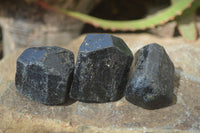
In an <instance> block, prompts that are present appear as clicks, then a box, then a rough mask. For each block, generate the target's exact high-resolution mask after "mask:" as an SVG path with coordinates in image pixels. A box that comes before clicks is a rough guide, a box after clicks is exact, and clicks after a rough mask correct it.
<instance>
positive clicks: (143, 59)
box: [125, 43, 174, 109]
mask: <svg viewBox="0 0 200 133" xmlns="http://www.w3.org/2000/svg"><path fill="white" fill-rule="evenodd" d="M173 88H174V65H173V63H172V61H171V60H170V58H169V56H168V55H167V53H166V51H165V49H164V48H163V47H162V46H160V45H158V44H155V43H154V44H149V45H147V46H145V47H143V48H141V49H139V50H138V51H137V53H136V54H135V59H134V62H133V66H132V72H131V76H130V80H129V81H128V84H127V87H126V92H125V97H126V99H127V100H128V101H130V102H131V103H133V104H135V105H138V106H141V107H143V108H146V109H157V108H161V107H165V106H168V105H170V104H171V103H172V101H173Z"/></svg>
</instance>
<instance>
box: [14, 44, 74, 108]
mask: <svg viewBox="0 0 200 133" xmlns="http://www.w3.org/2000/svg"><path fill="white" fill-rule="evenodd" d="M73 70H74V54H73V53H72V52H71V51H69V50H66V49H63V48H60V47H33V48H29V49H26V50H25V51H24V52H23V53H22V54H21V55H20V57H19V58H18V59H17V72H16V77H15V83H16V88H17V90H18V91H19V93H20V94H22V95H25V96H27V97H28V98H30V99H32V100H35V101H37V102H40V103H43V104H47V105H57V104H62V103H64V102H66V100H67V98H68V93H69V89H70V86H71V82H72V75H73V74H72V73H73Z"/></svg>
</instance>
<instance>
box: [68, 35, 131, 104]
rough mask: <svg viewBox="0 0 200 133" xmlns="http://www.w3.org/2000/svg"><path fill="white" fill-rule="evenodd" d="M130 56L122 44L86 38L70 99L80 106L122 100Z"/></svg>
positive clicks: (105, 37)
mask: <svg viewBox="0 0 200 133" xmlns="http://www.w3.org/2000/svg"><path fill="white" fill-rule="evenodd" d="M132 60H133V55H132V52H131V51H130V49H129V48H128V46H127V45H126V44H125V42H124V41H123V40H122V39H120V38H117V37H115V36H112V35H108V34H89V35H87V37H86V38H85V40H84V41H83V43H82V45H81V47H80V49H79V53H78V58H77V63H76V67H75V72H74V78H73V83H72V88H71V91H70V96H71V98H73V99H76V100H79V101H83V102H99V103H101V102H109V101H116V100H118V99H120V98H121V97H122V96H123V92H124V89H125V86H126V83H127V76H128V73H129V69H130V66H131V63H132Z"/></svg>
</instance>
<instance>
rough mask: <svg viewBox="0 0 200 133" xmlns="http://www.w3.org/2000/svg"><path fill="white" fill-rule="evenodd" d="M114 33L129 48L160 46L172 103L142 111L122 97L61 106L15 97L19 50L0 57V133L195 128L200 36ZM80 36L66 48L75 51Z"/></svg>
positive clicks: (199, 115) (199, 110)
mask: <svg viewBox="0 0 200 133" xmlns="http://www.w3.org/2000/svg"><path fill="white" fill-rule="evenodd" d="M117 36H119V37H121V38H122V39H124V41H125V42H126V43H127V44H128V45H129V47H130V48H131V50H132V51H133V53H135V52H136V51H137V50H138V49H139V48H141V47H143V46H144V45H146V44H148V43H153V42H155V43H158V44H161V45H162V46H164V48H165V49H166V51H167V53H168V54H169V56H170V58H171V59H172V61H173V63H174V65H175V73H176V76H175V88H174V90H175V93H176V95H177V97H176V98H175V99H174V102H176V104H174V105H172V106H169V107H166V108H161V109H158V110H146V109H143V108H140V107H138V106H135V105H133V104H131V103H129V102H127V101H126V100H125V98H122V99H121V100H119V101H117V102H110V103H103V104H91V103H90V104H87V103H81V102H74V101H70V102H68V103H67V104H66V105H64V106H46V105H43V104H39V103H36V102H34V101H31V100H29V99H27V98H26V97H23V96H20V95H19V94H18V92H17V90H16V88H15V83H14V79H15V72H16V59H17V57H18V56H19V55H20V54H21V53H22V51H23V50H19V51H17V52H15V53H13V54H11V55H9V56H7V57H5V58H4V59H3V60H2V61H0V133H1V132H11V133H12V132H13V133H14V132H44V133H45V132H54V133H60V132H63V133H64V132H70V133H73V132H78V133H79V132H80V133H82V132H85V133H90V132H91V133H93V132H99V133H102V132H110V133H135V132H136V133H140V132H141V133H142V132H158V133H159V132H181V133H182V132H200V76H199V74H200V54H199V53H200V40H198V41H197V42H193V43H192V42H190V43H188V42H184V40H183V39H182V38H175V39H172V38H159V37H155V36H152V35H148V34H129V35H126V34H122V35H117ZM84 37H85V36H81V37H80V38H78V39H76V40H74V41H73V42H72V43H71V44H69V45H67V46H65V48H68V49H69V50H71V51H74V54H75V55H77V53H78V49H79V46H80V45H81V43H82V41H83V39H84ZM61 47H62V46H61ZM176 100H177V101H176Z"/></svg>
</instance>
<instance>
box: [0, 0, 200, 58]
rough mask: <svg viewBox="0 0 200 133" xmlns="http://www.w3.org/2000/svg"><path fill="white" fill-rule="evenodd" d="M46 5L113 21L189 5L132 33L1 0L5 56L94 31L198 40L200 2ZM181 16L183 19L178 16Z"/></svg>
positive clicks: (33, 1)
mask: <svg viewBox="0 0 200 133" xmlns="http://www.w3.org/2000/svg"><path fill="white" fill-rule="evenodd" d="M43 2H45V3H46V4H48V5H49V6H51V7H53V8H55V7H57V9H64V10H71V11H75V12H79V13H83V14H87V15H90V16H94V17H97V18H102V19H108V20H113V21H116V20H123V21H124V20H133V21H135V20H136V21H137V20H141V19H146V18H153V17H154V16H155V15H156V14H162V13H163V12H165V10H166V9H167V8H169V7H170V6H173V5H176V4H177V3H180V2H181V3H183V4H184V3H186V5H187V6H186V7H184V9H179V7H178V6H177V8H178V9H177V10H178V12H177V13H175V14H173V13H170V14H171V15H170V16H168V19H167V21H166V20H165V18H166V16H165V15H163V16H162V17H161V18H160V19H159V20H156V21H157V23H158V24H156V25H152V26H149V27H148V26H147V27H144V28H139V29H137V30H132V29H133V28H132V29H130V30H129V29H128V30H127V29H125V30H123V29H122V30H116V29H112V30H108V29H105V28H104V29H102V28H103V27H102V28H101V25H99V26H100V27H94V26H92V25H95V23H96V22H90V20H88V21H89V22H87V23H83V22H81V21H79V20H81V19H80V18H78V19H79V20H77V19H74V18H73V17H69V16H67V15H63V14H62V13H60V12H57V11H58V10H57V11H55V10H53V11H52V10H47V9H46V8H45V7H44V6H41V5H38V0H6V1H5V0H0V27H2V30H1V31H2V38H3V39H2V43H3V53H4V55H7V54H9V53H11V52H12V51H14V50H16V49H18V48H21V47H23V48H26V47H30V46H42V45H67V44H68V43H69V42H70V41H71V40H73V39H74V38H76V37H78V36H79V35H81V34H85V33H91V32H97V33H150V34H154V35H156V36H159V37H177V36H180V34H181V35H182V36H183V37H184V38H185V40H190V41H194V40H196V39H197V35H198V30H197V29H199V28H200V26H199V21H200V17H199V14H200V13H199V12H198V11H197V10H196V9H197V8H198V6H199V3H200V2H199V0H162V1H161V0H56V1H55V0H44V1H43ZM195 2H196V4H195ZM188 3H189V4H188ZM181 5H182V4H181ZM175 10H176V9H175ZM183 11H184V12H183ZM65 13H66V12H65ZM178 14H179V15H181V17H177V15H178ZM194 14H196V15H194ZM163 20H165V21H163ZM166 22H168V23H166ZM141 25H142V23H141ZM0 34H1V33H0ZM0 46H1V45H0ZM1 53H2V52H1Z"/></svg>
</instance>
